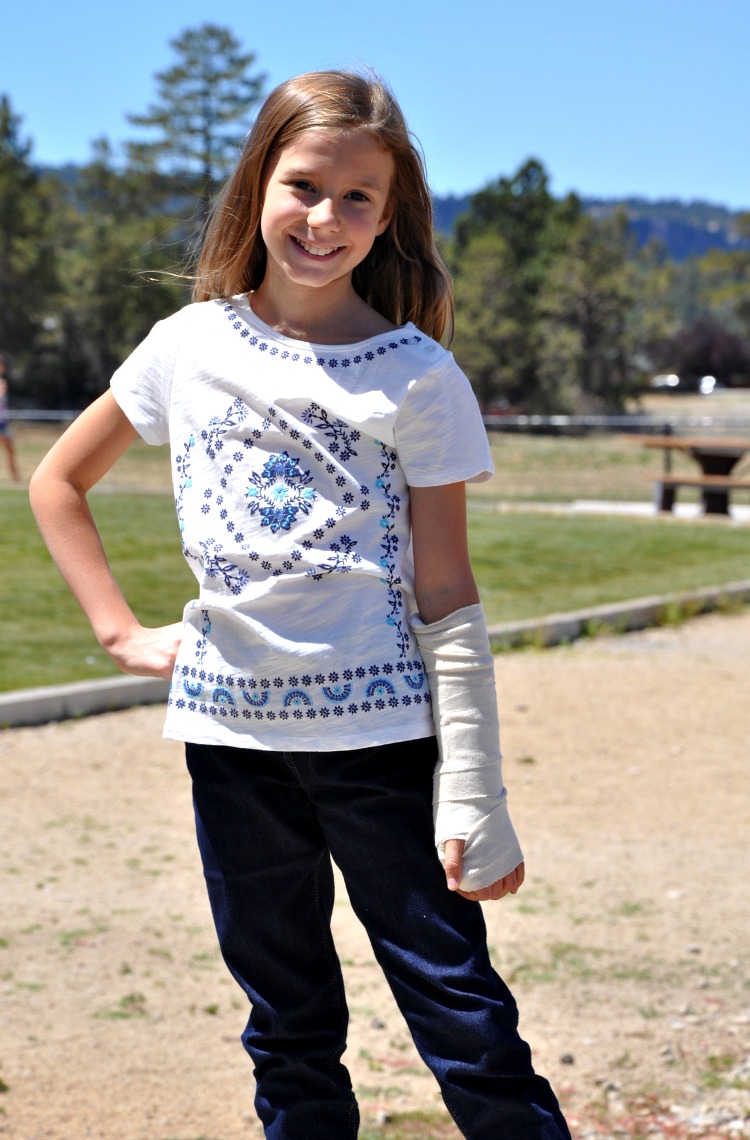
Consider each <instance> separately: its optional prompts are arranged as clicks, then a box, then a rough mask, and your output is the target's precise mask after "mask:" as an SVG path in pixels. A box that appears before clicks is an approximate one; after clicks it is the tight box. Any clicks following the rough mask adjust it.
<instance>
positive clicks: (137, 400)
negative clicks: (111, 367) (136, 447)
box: [110, 320, 176, 444]
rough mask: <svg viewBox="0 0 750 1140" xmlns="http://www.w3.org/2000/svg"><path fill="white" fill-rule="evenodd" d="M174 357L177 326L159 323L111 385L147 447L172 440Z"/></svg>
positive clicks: (113, 393)
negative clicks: (170, 405) (148, 444)
mask: <svg viewBox="0 0 750 1140" xmlns="http://www.w3.org/2000/svg"><path fill="white" fill-rule="evenodd" d="M175 356H176V336H175V330H174V323H173V321H172V320H166V321H159V323H158V324H156V325H154V327H153V329H152V330H151V332H150V333H149V334H148V336H147V337H146V339H145V340H143V341H141V343H140V344H139V345H138V347H137V348H136V349H134V351H133V352H132V353H131V354H130V356H129V357H128V358H127V360H125V361H124V362H123V364H121V365H120V367H119V368H118V369H117V371H116V372H115V374H114V376H113V377H112V380H111V382H110V387H111V390H112V395H113V396H114V398H115V400H116V401H117V403H118V404H119V406H120V408H121V409H122V411H123V412H124V413H125V415H126V416H127V417H128V419H129V420H130V422H131V424H132V425H133V427H134V428H135V430H136V431H137V432H138V434H139V435H140V436H141V437H142V438H143V439H144V440H145V441H146V443H153V444H160V443H166V442H167V441H168V439H169V403H170V396H171V390H172V374H173V372H174V362H175Z"/></svg>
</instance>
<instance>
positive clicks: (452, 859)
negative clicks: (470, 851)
mask: <svg viewBox="0 0 750 1140" xmlns="http://www.w3.org/2000/svg"><path fill="white" fill-rule="evenodd" d="M463 854H464V840H463V839H448V840H446V843H445V848H444V850H443V869H444V871H445V878H446V881H447V883H448V890H449V891H458V893H459V894H460V895H462V894H463V893H464V892H463V891H459V890H458V884H459V883H460V882H461V876H462V874H463V870H462V860H463Z"/></svg>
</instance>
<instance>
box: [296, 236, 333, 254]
mask: <svg viewBox="0 0 750 1140" xmlns="http://www.w3.org/2000/svg"><path fill="white" fill-rule="evenodd" d="M297 241H298V242H299V244H300V245H301V246H302V248H303V249H304V250H305V252H306V253H312V254H313V256H315V257H326V256H327V255H328V254H329V253H333V252H334V250H336V249H338V246H336V245H329V246H325V247H324V248H321V247H320V246H317V245H308V244H307V242H306V241H302V240H301V239H300V238H297Z"/></svg>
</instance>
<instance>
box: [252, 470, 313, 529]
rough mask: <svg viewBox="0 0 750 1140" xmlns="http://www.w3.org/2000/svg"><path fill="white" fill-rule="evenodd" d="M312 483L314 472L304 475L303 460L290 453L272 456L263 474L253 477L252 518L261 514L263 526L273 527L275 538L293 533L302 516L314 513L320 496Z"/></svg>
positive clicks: (257, 472)
mask: <svg viewBox="0 0 750 1140" xmlns="http://www.w3.org/2000/svg"><path fill="white" fill-rule="evenodd" d="M311 483H312V476H311V474H310V472H309V471H301V470H300V469H299V460H298V459H295V458H290V456H289V453H288V452H287V451H282V452H281V454H280V455H272V456H270V458H269V459H268V461H267V463H266V464H265V465H264V467H263V470H262V471H254V472H253V473H252V475H251V477H250V485H249V487H248V489H247V497H248V499H249V500H250V503H249V506H250V514H252V515H254V514H256V513H259V514H260V516H261V524H260V525H261V526H267V527H270V529H271V532H272V533H273V534H275V533H276V532H277V531H278V530H289V529H290V528H291V526H292V524H293V523H294V522H296V521H297V516H298V515H299V514H300V513H301V514H303V515H307V514H309V513H310V511H311V510H312V506H313V503H314V501H315V498H316V494H315V489H314V488H313V487H311V486H310V484H311Z"/></svg>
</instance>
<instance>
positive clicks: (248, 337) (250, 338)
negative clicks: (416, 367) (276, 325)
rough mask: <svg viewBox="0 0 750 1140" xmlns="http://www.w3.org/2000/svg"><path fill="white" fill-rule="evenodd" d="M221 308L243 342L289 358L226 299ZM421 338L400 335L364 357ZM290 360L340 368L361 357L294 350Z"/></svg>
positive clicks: (382, 352) (382, 353) (280, 358)
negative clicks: (250, 324)
mask: <svg viewBox="0 0 750 1140" xmlns="http://www.w3.org/2000/svg"><path fill="white" fill-rule="evenodd" d="M223 309H224V312H225V313H226V316H227V320H228V321H229V322H230V324H231V326H232V328H233V329H235V330H236V331H237V332H238V333H239V335H240V336H241V337H242V339H243V340H244V341H245V343H246V344H248V345H249V346H250V347H251V348H254V349H256V350H257V351H258V352H268V354H269V356H278V357H279V360H286V359H288V358H289V355H290V354H289V352H288V351H287V350H283V351H281V350H280V349H279V348H277V347H276V346H269V343H268V341H267V340H263V339H262V337H260V336H257V335H254V334H252V333H251V331H250V329H249V328H248V327H247V325H246V324H245V322H244V321H242V320H241V319H240V318H239V316H238V315H237V313H236V312H235V310H234V309H233V307H232V306H231V305H230V304H229V302H228V301H227V302H225V303H224V306H223ZM421 340H422V337H421V336H420V335H419V334H418V333H413V334H412V335H411V336H402V337H399V339H398V340H397V341H396V340H391V341H389V342H388V344H387V346H386V345H382V344H381V345H379V346H378V348H377V349H376V351H375V352H370V351H368V352H365V353H364V359H365V360H366V361H368V363H369V362H370V361H372V360H374V359H375V358H376V356H380V357H383V356H386V355H387V354H388V352H394V351H397V350H398V349H399V348H401V347H403V346H404V345H408V344H419V342H420V341H421ZM291 360H292V361H294V362H295V363H296V362H297V361H298V360H302V362H303V363H304V364H315V365H317V366H318V368H325V367H326V366H328V367H329V368H338V367H339V366H341V367H342V368H348V367H349V365H350V364H352V363H353V364H361V363H362V360H363V357H362V356H360V355H359V353H358V354H357V355H356V356H353V357H352V358H351V360H350V359H349V358H348V357H343V358H342V357H338V356H310V355H307V356H302V355H301V354H300V353H299V352H295V353H292V355H291Z"/></svg>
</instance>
